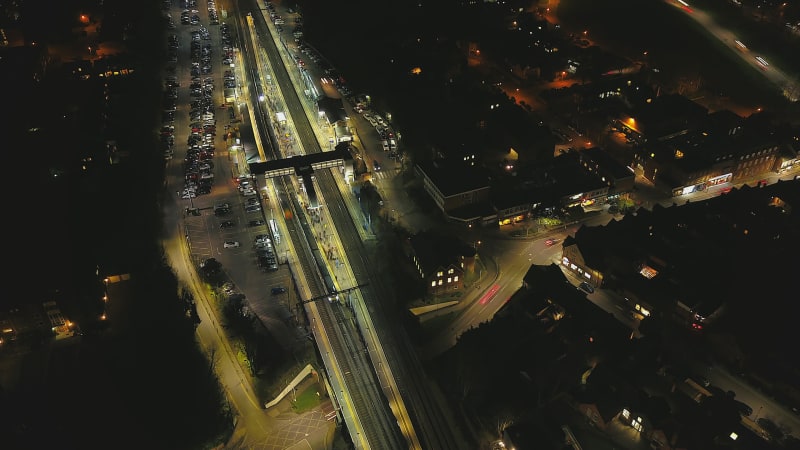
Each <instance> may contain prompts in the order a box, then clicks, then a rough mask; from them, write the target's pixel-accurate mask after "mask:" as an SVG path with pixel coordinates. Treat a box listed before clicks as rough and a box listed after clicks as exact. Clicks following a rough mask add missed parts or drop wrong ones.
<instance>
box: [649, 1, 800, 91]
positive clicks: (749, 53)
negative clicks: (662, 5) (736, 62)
mask: <svg viewBox="0 0 800 450" xmlns="http://www.w3.org/2000/svg"><path fill="white" fill-rule="evenodd" d="M664 1H665V2H666V3H668V4H671V5H674V6H675V7H677V8H679V9H680V10H681V11H683V12H684V13H685V15H686V16H687V17H689V18H691V19H692V20H694V21H695V22H697V23H698V24H700V25H701V26H702V27H703V28H704V29H705V30H706V31H707V32H708V33H709V34H710V35H711V36H713V37H715V38H716V39H718V40H719V41H720V42H722V43H724V44H725V45H726V46H727V47H728V48H729V49H731V51H733V52H734V53H736V54H737V55H739V57H741V59H742V61H744V62H745V63H746V64H747V65H749V66H751V67H753V68H755V69H757V70H759V71H760V72H761V73H762V74H763V75H764V77H765V78H766V79H768V80H769V81H770V82H771V83H773V84H774V85H775V86H776V87H777V88H778V90H779V91H780V92H782V93H784V95H785V96H787V98H789V100H791V101H797V100H798V97H797V95H798V94H800V93H798V88H797V86H796V81H795V80H793V79H791V78H790V77H789V76H787V75H786V73H784V72H783V71H782V70H781V69H779V68H778V67H776V66H775V65H774V64H771V63H769V62H768V61H766V60H765V59H763V57H762V56H761V55H760V54H759V53H758V51H757V50H756V49H750V48H748V47H747V43H746V42H742V41H741V40H740V39H739V38H738V37H737V36H736V34H735V33H734V32H732V31H730V30H728V29H726V28H723V27H722V26H720V25H719V24H718V23H717V22H716V21H715V20H714V18H713V17H711V16H710V15H709V14H708V13H707V12H705V11H703V10H701V9H697V8H696V7H694V6H691V5H688V4H687V3H686V2H683V1H681V0H664ZM737 42H742V44H743V45H740V44H738V43H737ZM757 58H760V61H761V62H759V59H757Z"/></svg>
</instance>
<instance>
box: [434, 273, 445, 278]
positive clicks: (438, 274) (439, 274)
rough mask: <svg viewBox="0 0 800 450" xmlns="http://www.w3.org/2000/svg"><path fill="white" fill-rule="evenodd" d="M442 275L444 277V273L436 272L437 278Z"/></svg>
mask: <svg viewBox="0 0 800 450" xmlns="http://www.w3.org/2000/svg"><path fill="white" fill-rule="evenodd" d="M442 275H444V272H436V276H437V277H440V276H442Z"/></svg>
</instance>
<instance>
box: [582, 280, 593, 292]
mask: <svg viewBox="0 0 800 450" xmlns="http://www.w3.org/2000/svg"><path fill="white" fill-rule="evenodd" d="M580 288H581V290H583V291H584V292H587V293H589V294H591V293H593V292H594V288H593V287H592V285H591V284H589V283H587V282H585V281H584V282H582V283H581V284H580Z"/></svg>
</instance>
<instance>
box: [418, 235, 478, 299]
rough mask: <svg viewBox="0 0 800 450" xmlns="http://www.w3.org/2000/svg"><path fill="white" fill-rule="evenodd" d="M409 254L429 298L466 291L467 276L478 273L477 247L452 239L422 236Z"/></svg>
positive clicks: (438, 236)
mask: <svg viewBox="0 0 800 450" xmlns="http://www.w3.org/2000/svg"><path fill="white" fill-rule="evenodd" d="M406 250H407V253H408V255H409V257H410V258H411V260H412V261H413V262H414V266H415V267H416V269H417V272H418V273H419V276H420V278H421V279H422V281H423V283H424V285H425V287H426V292H427V293H428V294H429V295H441V294H445V293H449V292H456V291H462V290H463V289H464V274H465V273H466V272H474V271H475V256H476V254H477V251H476V250H475V247H473V246H470V245H468V244H466V243H464V242H461V241H459V240H458V239H455V238H452V237H448V236H441V235H437V234H433V233H430V232H420V233H418V234H416V235H414V236H411V237H410V238H409V239H408V241H407V249H406Z"/></svg>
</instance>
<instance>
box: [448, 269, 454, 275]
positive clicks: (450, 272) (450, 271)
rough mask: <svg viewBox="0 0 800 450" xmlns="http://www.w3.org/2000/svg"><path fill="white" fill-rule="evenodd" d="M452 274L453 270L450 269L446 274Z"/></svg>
mask: <svg viewBox="0 0 800 450" xmlns="http://www.w3.org/2000/svg"><path fill="white" fill-rule="evenodd" d="M453 272H455V270H453V269H450V270H448V271H447V274H448V275H449V274H452V273H453Z"/></svg>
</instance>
